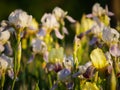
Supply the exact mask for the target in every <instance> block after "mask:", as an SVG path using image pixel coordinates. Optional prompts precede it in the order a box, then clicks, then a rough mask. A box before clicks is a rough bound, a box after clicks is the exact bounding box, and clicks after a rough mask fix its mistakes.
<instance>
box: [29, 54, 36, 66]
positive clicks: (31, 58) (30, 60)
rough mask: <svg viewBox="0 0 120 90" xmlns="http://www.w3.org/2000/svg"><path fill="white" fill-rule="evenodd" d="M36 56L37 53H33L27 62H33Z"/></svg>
mask: <svg viewBox="0 0 120 90" xmlns="http://www.w3.org/2000/svg"><path fill="white" fill-rule="evenodd" d="M34 58H35V54H32V55H31V56H30V58H29V60H28V62H27V63H28V64H29V63H31V62H32V61H33V60H34Z"/></svg>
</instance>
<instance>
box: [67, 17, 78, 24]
mask: <svg viewBox="0 0 120 90" xmlns="http://www.w3.org/2000/svg"><path fill="white" fill-rule="evenodd" d="M66 18H67V20H68V21H70V22H71V23H75V22H76V20H75V19H73V18H72V17H71V16H66Z"/></svg>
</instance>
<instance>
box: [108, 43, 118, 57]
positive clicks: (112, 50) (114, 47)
mask: <svg viewBox="0 0 120 90" xmlns="http://www.w3.org/2000/svg"><path fill="white" fill-rule="evenodd" d="M109 52H110V53H111V54H112V56H114V57H119V56H120V47H119V46H118V44H114V45H112V46H110V50H109Z"/></svg>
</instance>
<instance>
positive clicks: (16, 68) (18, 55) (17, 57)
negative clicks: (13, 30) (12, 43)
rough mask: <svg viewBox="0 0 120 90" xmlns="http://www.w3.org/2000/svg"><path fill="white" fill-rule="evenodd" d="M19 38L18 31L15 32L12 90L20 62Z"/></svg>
mask: <svg viewBox="0 0 120 90" xmlns="http://www.w3.org/2000/svg"><path fill="white" fill-rule="evenodd" d="M20 40H21V37H20V30H19V31H18V32H17V43H16V48H15V51H14V52H15V60H14V73H15V76H14V80H13V83H12V90H13V89H14V85H15V81H16V78H17V75H18V72H19V69H20V61H21V41H20Z"/></svg>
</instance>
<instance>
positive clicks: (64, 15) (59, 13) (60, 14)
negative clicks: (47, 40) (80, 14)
mask: <svg viewBox="0 0 120 90" xmlns="http://www.w3.org/2000/svg"><path fill="white" fill-rule="evenodd" d="M52 13H53V14H54V15H55V17H56V19H57V20H58V21H62V20H63V19H64V18H66V19H68V21H70V22H71V23H75V22H76V21H75V20H74V19H73V18H72V17H71V16H68V15H67V12H66V11H63V10H62V9H61V8H59V7H55V8H54V9H53V12H52ZM62 22H63V21H62Z"/></svg>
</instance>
